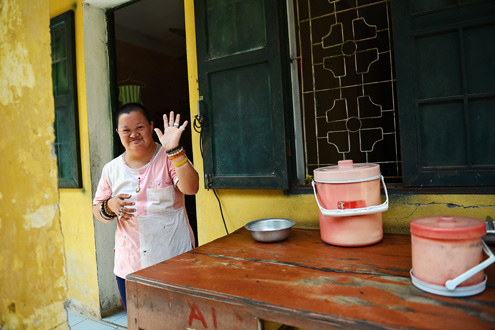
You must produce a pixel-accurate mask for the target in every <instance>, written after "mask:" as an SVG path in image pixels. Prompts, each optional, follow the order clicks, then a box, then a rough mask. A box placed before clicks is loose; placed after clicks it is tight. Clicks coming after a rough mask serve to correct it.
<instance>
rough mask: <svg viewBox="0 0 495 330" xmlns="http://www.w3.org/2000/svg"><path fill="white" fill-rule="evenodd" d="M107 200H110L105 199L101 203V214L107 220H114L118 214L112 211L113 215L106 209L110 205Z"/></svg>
mask: <svg viewBox="0 0 495 330" xmlns="http://www.w3.org/2000/svg"><path fill="white" fill-rule="evenodd" d="M107 202H108V199H107V200H105V201H103V202H102V203H101V205H100V215H101V217H102V218H103V219H105V220H112V219H113V218H115V216H116V215H115V213H113V212H111V213H113V215H111V214H108V213H107V211H106V209H107V207H108V206H107Z"/></svg>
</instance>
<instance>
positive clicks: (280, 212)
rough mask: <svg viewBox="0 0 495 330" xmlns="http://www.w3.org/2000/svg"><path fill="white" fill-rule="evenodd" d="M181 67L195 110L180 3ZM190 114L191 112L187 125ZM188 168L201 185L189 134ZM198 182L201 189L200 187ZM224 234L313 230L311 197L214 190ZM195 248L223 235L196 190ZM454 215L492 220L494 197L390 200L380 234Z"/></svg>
mask: <svg viewBox="0 0 495 330" xmlns="http://www.w3.org/2000/svg"><path fill="white" fill-rule="evenodd" d="M185 17H186V40H187V56H188V57H187V62H188V74H189V95H190V108H191V109H197V106H196V103H197V101H198V98H199V94H198V83H197V79H198V73H197V72H198V71H197V61H196V38H195V26H194V3H193V0H186V1H185ZM194 115H195V111H194V110H193V111H191V116H192V117H191V120H192V119H193V116H194ZM193 146H194V155H195V156H194V165H195V167H196V169H197V170H198V171H199V173H200V178H201V179H203V177H204V175H203V160H202V159H201V157H200V151H199V134H197V133H194V132H193ZM203 186H204V184H203V181H202V182H201V187H203ZM217 193H218V196H219V198H220V201H221V204H222V208H223V213H224V216H225V221H226V224H227V227H228V230H229V232H232V231H234V230H236V229H238V228H240V227H242V226H244V225H245V224H246V223H248V222H249V221H252V220H256V219H262V218H269V217H282V218H290V219H293V220H295V221H296V222H297V225H296V227H299V228H313V229H318V228H319V220H318V208H317V205H316V202H315V198H314V195H313V194H312V193H310V194H304V195H286V194H284V192H283V191H280V190H219V191H217ZM196 205H197V215H198V236H199V243H200V244H204V243H207V242H210V241H212V240H214V239H216V238H218V237H221V236H223V235H225V234H226V232H225V229H224V225H223V222H222V218H221V214H220V209H219V206H218V201H217V200H216V198H215V196H214V194H213V192H212V191H211V190H210V191H206V190H204V189H201V190H200V192H199V193H198V195H197V199H196ZM432 215H457V216H467V217H472V218H477V219H480V220H484V219H485V218H486V216H487V215H492V216H494V215H495V196H494V195H470V194H466V195H455V194H454V195H453V194H449V195H445V194H441V195H440V194H426V195H422V194H421V195H400V194H394V195H391V196H390V206H389V210H388V211H387V212H385V213H384V214H383V219H384V231H385V232H389V233H390V232H396V233H409V223H410V222H411V221H412V220H414V219H416V218H419V217H424V216H432Z"/></svg>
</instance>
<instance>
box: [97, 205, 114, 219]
mask: <svg viewBox="0 0 495 330" xmlns="http://www.w3.org/2000/svg"><path fill="white" fill-rule="evenodd" d="M100 216H101V217H102V218H103V219H105V220H112V219H113V218H115V217H107V216H106V215H105V214H104V213H103V209H102V208H101V207H100Z"/></svg>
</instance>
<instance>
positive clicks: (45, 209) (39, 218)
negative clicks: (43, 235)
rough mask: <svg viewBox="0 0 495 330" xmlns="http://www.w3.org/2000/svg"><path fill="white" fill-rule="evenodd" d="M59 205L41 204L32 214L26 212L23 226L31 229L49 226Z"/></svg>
mask: <svg viewBox="0 0 495 330" xmlns="http://www.w3.org/2000/svg"><path fill="white" fill-rule="evenodd" d="M57 208H58V205H57V204H55V205H44V206H40V207H39V208H38V209H37V210H36V211H35V212H33V213H31V214H26V215H24V216H23V218H24V223H23V227H24V229H26V230H31V229H32V228H43V227H45V228H49V227H51V226H52V224H53V218H54V217H55V212H56V211H57Z"/></svg>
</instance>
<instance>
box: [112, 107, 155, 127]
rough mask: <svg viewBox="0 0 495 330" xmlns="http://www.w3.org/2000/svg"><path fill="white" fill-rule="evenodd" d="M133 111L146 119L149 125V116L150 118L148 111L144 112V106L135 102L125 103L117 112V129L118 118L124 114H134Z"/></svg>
mask: <svg viewBox="0 0 495 330" xmlns="http://www.w3.org/2000/svg"><path fill="white" fill-rule="evenodd" d="M134 111H139V112H141V113H142V114H143V116H144V117H145V118H146V120H147V121H148V123H151V116H150V114H149V112H148V110H146V108H145V107H144V105H142V104H141V103H137V102H131V103H126V104H124V105H123V106H121V107H120V109H119V111H118V112H117V122H116V125H117V127H119V118H120V116H122V115H124V114H130V113H131V112H134Z"/></svg>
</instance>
